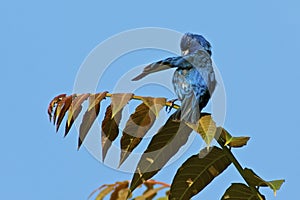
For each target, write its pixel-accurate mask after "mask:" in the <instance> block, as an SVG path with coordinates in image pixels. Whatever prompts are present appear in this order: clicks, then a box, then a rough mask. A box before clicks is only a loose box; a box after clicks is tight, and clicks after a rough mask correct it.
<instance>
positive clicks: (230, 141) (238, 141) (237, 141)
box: [218, 127, 250, 147]
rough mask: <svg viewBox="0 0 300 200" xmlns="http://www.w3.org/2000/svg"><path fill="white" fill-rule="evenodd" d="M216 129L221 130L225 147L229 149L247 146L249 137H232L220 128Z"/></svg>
mask: <svg viewBox="0 0 300 200" xmlns="http://www.w3.org/2000/svg"><path fill="white" fill-rule="evenodd" d="M218 129H221V135H220V137H222V139H223V140H224V141H225V144H224V145H225V146H226V145H228V146H230V147H242V146H245V145H247V142H248V140H249V139H250V137H245V136H243V137H233V136H231V135H230V134H229V133H228V131H226V130H225V129H224V128H222V127H218Z"/></svg>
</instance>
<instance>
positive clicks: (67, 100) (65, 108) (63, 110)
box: [56, 95, 74, 132]
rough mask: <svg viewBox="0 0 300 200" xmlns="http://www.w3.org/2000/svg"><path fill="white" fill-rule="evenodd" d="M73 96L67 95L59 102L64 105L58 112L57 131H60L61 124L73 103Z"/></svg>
mask: <svg viewBox="0 0 300 200" xmlns="http://www.w3.org/2000/svg"><path fill="white" fill-rule="evenodd" d="M73 97H74V96H73V95H70V96H67V97H66V98H64V99H63V100H62V101H60V102H59V104H61V106H62V107H61V109H60V112H58V113H57V122H56V132H57V131H58V129H59V126H60V124H61V122H62V120H63V118H64V116H65V114H66V112H67V111H68V109H69V107H70V105H71V103H72V99H73Z"/></svg>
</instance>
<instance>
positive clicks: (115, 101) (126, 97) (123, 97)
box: [111, 93, 133, 118]
mask: <svg viewBox="0 0 300 200" xmlns="http://www.w3.org/2000/svg"><path fill="white" fill-rule="evenodd" d="M132 97H133V94H132V93H116V94H112V95H111V105H113V106H112V115H111V118H113V117H114V116H115V115H116V114H117V113H118V112H119V111H120V110H122V109H123V108H124V106H126V105H127V103H128V102H129V101H130V99H131V98H132Z"/></svg>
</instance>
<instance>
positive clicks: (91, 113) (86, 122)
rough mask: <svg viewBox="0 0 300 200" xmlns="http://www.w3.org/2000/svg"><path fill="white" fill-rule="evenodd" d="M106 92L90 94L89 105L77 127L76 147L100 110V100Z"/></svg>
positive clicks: (79, 144)
mask: <svg viewBox="0 0 300 200" xmlns="http://www.w3.org/2000/svg"><path fill="white" fill-rule="evenodd" d="M106 94H107V92H102V93H98V94H93V95H90V98H89V107H88V109H87V111H86V112H85V113H84V115H83V119H82V122H81V125H80V128H79V138H78V149H79V148H80V146H81V144H82V142H83V141H84V139H85V137H86V135H87V133H88V131H89V130H90V128H91V127H92V125H93V123H94V121H95V119H96V118H97V116H98V114H99V111H100V102H101V101H102V100H103V99H104V98H105V96H106Z"/></svg>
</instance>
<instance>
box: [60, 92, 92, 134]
mask: <svg viewBox="0 0 300 200" xmlns="http://www.w3.org/2000/svg"><path fill="white" fill-rule="evenodd" d="M89 96H90V94H89V93H88V94H81V95H78V96H77V97H76V98H75V99H73V101H72V104H71V106H70V108H69V112H68V119H67V122H66V129H65V136H67V134H68V133H69V131H70V129H71V127H72V125H73V123H74V121H75V120H76V118H77V117H78V115H79V113H80V112H81V110H82V106H81V104H82V103H83V102H84V101H85V100H86V99H87V98H88V97H89Z"/></svg>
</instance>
